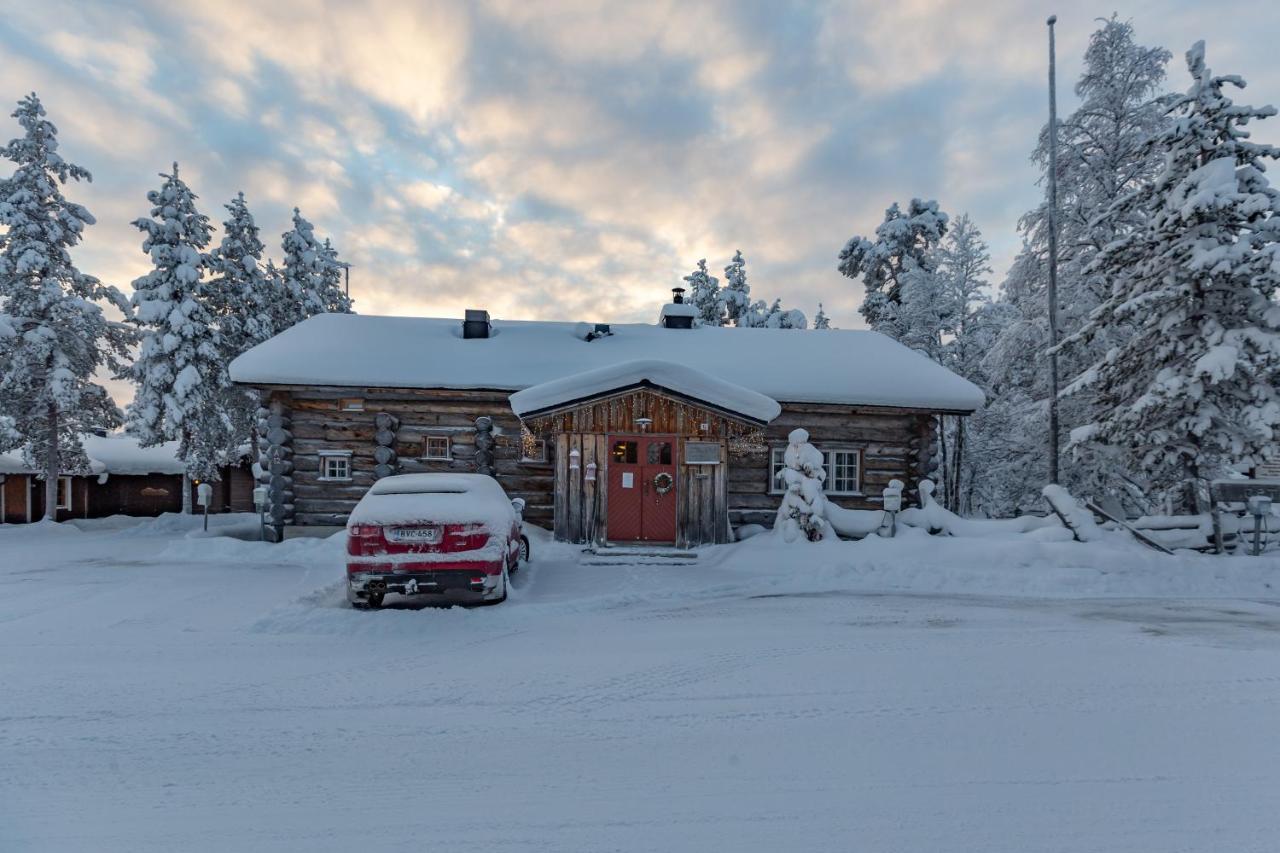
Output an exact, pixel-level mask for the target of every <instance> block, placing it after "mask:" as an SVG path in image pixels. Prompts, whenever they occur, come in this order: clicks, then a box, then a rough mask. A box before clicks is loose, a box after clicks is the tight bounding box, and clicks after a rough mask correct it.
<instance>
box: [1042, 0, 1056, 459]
mask: <svg viewBox="0 0 1280 853" xmlns="http://www.w3.org/2000/svg"><path fill="white" fill-rule="evenodd" d="M1057 22H1058V16H1057V15H1050V16H1049V20H1048V21H1046V22H1045V23H1046V24H1048V26H1049V293H1048V299H1049V482H1050V483H1057V482H1058V92H1057V89H1058V87H1057V70H1056V67H1055V49H1054V38H1053V25H1054V24H1056V23H1057Z"/></svg>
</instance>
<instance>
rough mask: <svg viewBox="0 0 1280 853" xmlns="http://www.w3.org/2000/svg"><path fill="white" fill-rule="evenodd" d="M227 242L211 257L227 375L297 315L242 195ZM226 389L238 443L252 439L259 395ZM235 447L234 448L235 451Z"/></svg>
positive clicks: (226, 229) (234, 205)
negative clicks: (266, 263)
mask: <svg viewBox="0 0 1280 853" xmlns="http://www.w3.org/2000/svg"><path fill="white" fill-rule="evenodd" d="M226 209H227V212H228V214H229V215H228V217H227V219H226V220H225V221H224V222H223V224H222V225H223V231H222V241H221V242H220V243H219V244H218V245H217V246H216V247H214V249H213V251H212V252H210V253H209V261H208V266H209V272H210V273H211V274H212V275H211V277H210V279H209V281H208V286H207V291H208V294H209V308H210V310H211V311H212V313H213V315H214V317H215V318H216V321H217V324H218V330H219V332H220V336H221V344H222V357H221V364H222V368H223V370H226V368H227V366H228V365H229V364H230V363H231V361H232V359H234V358H236V356H238V355H240V354H241V353H243V352H245V351H246V350H248V349H249V348H251V347H254V346H257V345H258V344H260V343H262V342H263V341H265V340H267V339H268V338H270V337H271V336H272V335H274V334H275V330H276V328H277V327H278V326H279V325H282V324H284V323H286V322H287V318H288V317H289V315H290V314H291V313H292V311H293V303H292V300H290V299H289V298H288V291H286V290H285V289H284V288H283V287H282V286H281V283H280V281H279V280H278V279H277V278H272V277H268V275H267V270H266V269H264V267H263V265H262V252H263V245H262V240H261V238H260V237H259V236H258V226H257V223H256V222H254V219H253V214H252V213H251V212H250V211H249V206H248V204H246V202H245V199H244V193H239V194H237V196H236V197H235V198H234V199H232V200H231V202H230V203H229V204H227V205H226ZM223 382H224V384H225V386H226V410H227V414H228V416H230V418H231V421H232V428H233V433H232V435H233V436H234V440H235V442H236V443H237V444H238V443H239V441H240V440H242V439H245V440H247V439H249V438H250V436H251V433H252V432H253V430H254V425H255V423H256V421H257V410H258V395H257V393H256V392H254V391H253V390H251V389H247V388H240V387H237V386H235V385H232V384H231V381H230V377H229V376H228V377H225V378H224V380H223ZM234 449H235V448H234V447H228V448H227V450H228V451H229V452H231V451H233V450H234Z"/></svg>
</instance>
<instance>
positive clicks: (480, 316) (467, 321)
mask: <svg viewBox="0 0 1280 853" xmlns="http://www.w3.org/2000/svg"><path fill="white" fill-rule="evenodd" d="M491 328H492V327H491V326H490V324H489V312H488V311H483V310H481V309H478V308H468V309H467V313H466V316H465V317H464V318H463V320H462V337H464V338H466V339H468V340H470V339H471V338H487V337H489V331H490V329H491Z"/></svg>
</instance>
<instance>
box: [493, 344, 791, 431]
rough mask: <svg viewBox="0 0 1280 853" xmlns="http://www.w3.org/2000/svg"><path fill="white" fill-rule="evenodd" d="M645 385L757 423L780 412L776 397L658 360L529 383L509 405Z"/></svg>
mask: <svg viewBox="0 0 1280 853" xmlns="http://www.w3.org/2000/svg"><path fill="white" fill-rule="evenodd" d="M646 384H648V385H651V386H656V387H658V388H664V389H666V390H668V391H672V392H674V393H676V394H681V395H683V396H685V397H692V398H693V399H695V400H701V401H703V402H706V403H708V404H710V405H712V406H715V407H716V408H718V409H723V410H725V411H728V412H735V413H737V414H740V415H744V416H746V417H748V418H750V419H752V420H755V421H759V422H761V423H768V422H769V421H771V420H773V419H774V418H776V417H777V416H778V415H779V414H781V412H782V407H781V406H779V405H778V402H777V401H776V400H774V399H772V398H770V397H766V396H765V395H763V394H760V393H757V392H755V391H752V390H751V389H750V388H743V387H742V386H741V385H735V384H734V383H732V382H726V381H724V380H723V379H718V378H716V377H715V376H712V375H710V374H708V373H703V372H702V371H701V370H694V369H693V368H692V367H685V366H684V365H683V364H676V363H675V362H671V361H659V360H657V359H644V360H640V361H623V362H619V363H618V364H610V365H606V366H604V367H597V368H595V369H594V370H587V371H584V372H582V373H574V374H571V375H569V376H562V377H561V378H559V379H552V380H551V381H550V382H543V383H542V384H541V385H534V386H533V387H531V388H526V389H524V390H523V391H517V392H516V393H514V394H512V395H511V410H512V411H514V412H515V413H516V414H517V415H519V416H521V417H523V416H524V415H527V414H530V413H533V412H541V411H544V410H546V409H551V408H554V407H556V406H561V405H564V404H565V403H571V402H573V401H575V400H582V399H585V398H588V397H595V396H598V395H600V394H606V393H609V392H610V391H617V390H621V389H623V388H634V387H636V386H642V385H646Z"/></svg>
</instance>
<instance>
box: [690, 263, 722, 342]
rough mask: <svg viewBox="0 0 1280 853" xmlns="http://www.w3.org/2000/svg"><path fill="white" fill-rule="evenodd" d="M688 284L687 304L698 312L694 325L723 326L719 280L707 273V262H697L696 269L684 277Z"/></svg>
mask: <svg viewBox="0 0 1280 853" xmlns="http://www.w3.org/2000/svg"><path fill="white" fill-rule="evenodd" d="M684 280H685V282H686V283H687V284H688V286H689V287H688V290H689V303H690V304H691V305H693V307H694V308H696V309H697V310H698V316H697V317H695V318H694V320H693V322H694V325H698V326H723V325H724V306H723V305H721V304H720V280H719V279H717V278H716V277H715V276H713V275H710V274H709V273H708V272H707V261H706V259H705V258H704V259H703V260H700V261H698V266H697V268H696V269H695V270H694V271H693V272H691V273H689V274H688V275H687V276H685V277H684Z"/></svg>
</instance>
